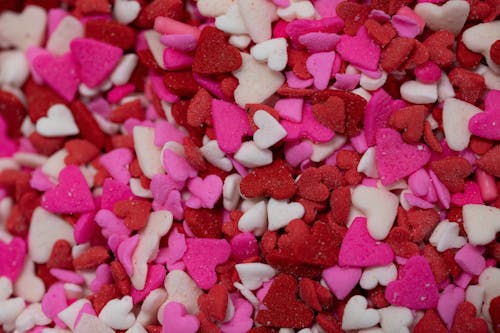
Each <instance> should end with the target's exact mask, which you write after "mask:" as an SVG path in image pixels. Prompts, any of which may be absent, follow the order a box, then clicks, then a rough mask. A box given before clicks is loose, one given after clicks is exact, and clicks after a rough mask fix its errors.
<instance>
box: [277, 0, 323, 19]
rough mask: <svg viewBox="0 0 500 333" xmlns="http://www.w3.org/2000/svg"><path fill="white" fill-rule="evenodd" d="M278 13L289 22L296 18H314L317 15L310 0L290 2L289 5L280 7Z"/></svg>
mask: <svg viewBox="0 0 500 333" xmlns="http://www.w3.org/2000/svg"><path fill="white" fill-rule="evenodd" d="M276 14H278V16H279V17H280V18H281V19H282V20H284V21H287V22H291V21H293V20H295V19H308V20H312V19H314V17H315V16H316V9H315V8H314V6H313V4H312V3H311V2H310V1H298V2H292V3H290V5H289V6H288V7H284V8H283V7H282V8H278V10H277V11H276Z"/></svg>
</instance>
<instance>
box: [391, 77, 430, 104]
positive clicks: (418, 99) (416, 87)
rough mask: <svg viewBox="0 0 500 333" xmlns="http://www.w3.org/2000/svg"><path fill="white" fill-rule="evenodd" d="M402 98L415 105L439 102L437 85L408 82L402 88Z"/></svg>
mask: <svg viewBox="0 0 500 333" xmlns="http://www.w3.org/2000/svg"><path fill="white" fill-rule="evenodd" d="M400 93H401V97H403V99H404V100H406V101H408V102H411V103H414V104H429V103H434V102H435V101H437V98H438V94H437V84H436V83H429V84H426V83H422V82H419V81H406V82H405V83H403V84H402V85H401V87H400Z"/></svg>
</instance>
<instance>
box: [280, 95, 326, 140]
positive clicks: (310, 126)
mask: <svg viewBox="0 0 500 333" xmlns="http://www.w3.org/2000/svg"><path fill="white" fill-rule="evenodd" d="M281 125H282V126H283V128H284V129H285V130H286V132H287V136H286V138H285V140H286V141H294V140H297V139H300V138H309V139H311V140H312V141H314V142H328V141H330V140H331V139H333V137H334V136H335V133H334V132H333V131H332V130H331V129H329V128H327V127H325V126H323V125H322V124H321V123H320V122H319V121H317V120H316V119H315V118H314V116H313V113H312V107H311V105H309V104H306V105H305V106H304V110H303V112H302V121H301V122H300V123H294V122H291V121H288V120H282V121H281Z"/></svg>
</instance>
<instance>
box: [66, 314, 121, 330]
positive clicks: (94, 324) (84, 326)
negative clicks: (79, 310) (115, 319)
mask: <svg viewBox="0 0 500 333" xmlns="http://www.w3.org/2000/svg"><path fill="white" fill-rule="evenodd" d="M73 332H74V333H88V332H99V333H114V332H115V331H114V330H113V329H111V328H110V327H109V326H107V325H106V324H104V323H103V321H102V320H101V319H99V318H98V317H96V316H94V315H90V314H88V313H84V314H82V316H81V317H80V321H78V325H76V327H75V330H74V331H73Z"/></svg>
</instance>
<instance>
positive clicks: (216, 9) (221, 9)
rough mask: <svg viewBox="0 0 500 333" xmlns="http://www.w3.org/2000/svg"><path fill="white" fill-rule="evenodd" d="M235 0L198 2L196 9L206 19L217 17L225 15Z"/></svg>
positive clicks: (203, 0) (200, 0)
mask: <svg viewBox="0 0 500 333" xmlns="http://www.w3.org/2000/svg"><path fill="white" fill-rule="evenodd" d="M233 3H234V0H198V2H197V3H196V7H197V8H198V10H199V11H200V14H201V15H203V16H206V17H217V16H220V15H224V14H225V13H226V12H227V11H228V10H229V8H230V7H231V5H232V4H233Z"/></svg>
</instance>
